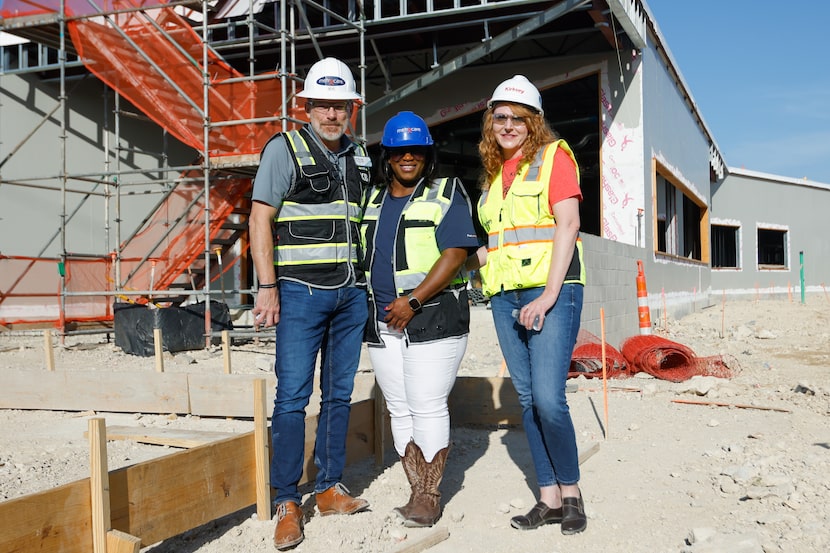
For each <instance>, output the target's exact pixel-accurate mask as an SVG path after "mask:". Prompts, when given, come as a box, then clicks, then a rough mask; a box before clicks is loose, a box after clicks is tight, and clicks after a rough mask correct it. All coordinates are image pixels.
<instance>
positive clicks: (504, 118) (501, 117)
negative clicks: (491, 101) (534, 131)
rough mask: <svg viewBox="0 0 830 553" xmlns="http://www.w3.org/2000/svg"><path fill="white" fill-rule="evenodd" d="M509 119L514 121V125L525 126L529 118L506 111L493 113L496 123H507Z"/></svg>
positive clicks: (494, 122)
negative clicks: (509, 113)
mask: <svg viewBox="0 0 830 553" xmlns="http://www.w3.org/2000/svg"><path fill="white" fill-rule="evenodd" d="M508 121H512V122H513V126H514V127H523V126H525V125H526V124H527V119H526V118H524V117H522V116H520V115H508V114H506V113H494V114H493V124H494V125H499V126H502V125H506V124H507V122H508Z"/></svg>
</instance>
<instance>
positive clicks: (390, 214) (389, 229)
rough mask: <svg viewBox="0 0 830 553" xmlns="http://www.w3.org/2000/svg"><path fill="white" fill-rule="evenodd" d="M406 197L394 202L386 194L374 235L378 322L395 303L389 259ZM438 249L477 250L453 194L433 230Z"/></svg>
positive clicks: (471, 228)
mask: <svg viewBox="0 0 830 553" xmlns="http://www.w3.org/2000/svg"><path fill="white" fill-rule="evenodd" d="M409 199H410V197H409V196H404V197H402V198H396V197H394V196H392V195H391V194H387V195H386V197H385V198H384V200H383V206H382V207H381V211H380V217H379V218H378V223H377V234H376V235H375V255H374V259H373V261H372V292H373V293H374V296H375V300H376V302H377V303H376V305H377V311H378V312H377V314H376V316H377V320H379V321H383V320H384V319H385V318H386V311H385V309H384V308H385V307H386V306H387V305H389V304H390V303H392V302H393V301H395V298H397V293H396V291H395V279H394V269H393V266H392V259H393V256H394V252H395V231H396V230H397V226H398V221H399V220H400V218H401V213H402V212H403V209H404V207H406V203H407V202H408V201H409ZM435 239H436V242H437V243H438V249H439V250H440V251H444V250H445V249H447V248H466V249H467V252H468V253H472V252H474V251H475V250H476V249H477V248H478V246H479V242H478V238H477V236H476V231H475V227H474V226H473V220H472V217H471V216H470V212H469V209H468V206H467V202H466V201H464V197H463V196H462V195H461V194H454V195H453V200H452V203H451V204H450V207H449V210H448V211H447V213H446V215H444V218H443V219H442V220H441V223H440V224H439V225H438V228H436V229H435Z"/></svg>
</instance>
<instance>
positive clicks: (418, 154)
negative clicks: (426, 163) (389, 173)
mask: <svg viewBox="0 0 830 553" xmlns="http://www.w3.org/2000/svg"><path fill="white" fill-rule="evenodd" d="M407 153H409V155H411V156H412V157H414V158H415V159H424V158H425V157H427V149H426V148H424V147H422V146H410V147H408V148H389V159H391V160H392V161H399V160H400V159H401V158H402V157H403V156H405V155H406V154H407Z"/></svg>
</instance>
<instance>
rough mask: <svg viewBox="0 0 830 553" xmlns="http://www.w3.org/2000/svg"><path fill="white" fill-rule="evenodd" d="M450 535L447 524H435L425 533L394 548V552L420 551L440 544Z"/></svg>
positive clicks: (409, 552)
mask: <svg viewBox="0 0 830 553" xmlns="http://www.w3.org/2000/svg"><path fill="white" fill-rule="evenodd" d="M449 537H450V530H449V528H447V527H446V526H435V527H433V528H431V529H430V530H429V531H428V532H426V533H425V534H424V535H418V536H417V537H416V538H415V539H414V540H406V541H405V542H403V543H402V544H401V545H399V546H398V547H396V548H395V549H393V550H392V552H393V553H419V552H420V551H423V550H424V549H429V548H430V547H432V546H433V545H436V544H439V543H441V542H442V541H444V540H446V539H447V538H449Z"/></svg>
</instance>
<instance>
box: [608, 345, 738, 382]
mask: <svg viewBox="0 0 830 553" xmlns="http://www.w3.org/2000/svg"><path fill="white" fill-rule="evenodd" d="M620 350H621V351H622V354H623V356H624V357H625V360H626V361H627V362H628V367H629V371H631V373H632V374H633V373H637V372H645V373H648V374H650V375H652V376H654V377H655V378H659V379H661V380H668V381H670V382H683V381H685V380H688V379H690V378H691V377H693V376H715V377H718V378H732V376H733V375H734V370H733V368H732V367H729V366H728V365H727V362H726V360H725V359H724V358H723V356H721V355H715V356H711V357H698V356H697V355H695V353H694V352H693V351H692V350H691V348H689V347H687V346H684V345H683V344H679V343H677V342H674V341H672V340H669V339H667V338H663V337H661V336H632V337H630V338H627V339H626V340H625V341H624V342H623V343H622V346H621V347H620ZM729 363H730V364H731V365H732V366H733V367H734V368H735V369H737V361H735V360H730V362H729Z"/></svg>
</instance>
